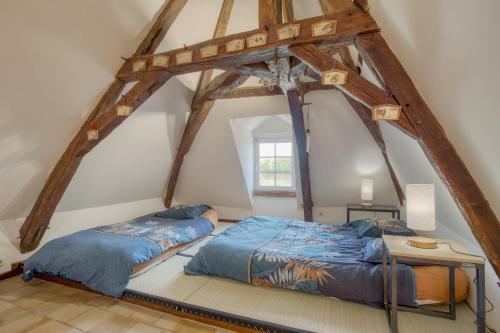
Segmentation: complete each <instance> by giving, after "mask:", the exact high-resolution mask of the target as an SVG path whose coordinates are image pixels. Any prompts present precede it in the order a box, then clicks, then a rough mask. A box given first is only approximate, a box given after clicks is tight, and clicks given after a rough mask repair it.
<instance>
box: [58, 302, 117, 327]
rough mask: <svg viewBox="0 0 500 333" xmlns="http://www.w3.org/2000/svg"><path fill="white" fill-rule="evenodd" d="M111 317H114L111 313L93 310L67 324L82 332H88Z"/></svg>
mask: <svg viewBox="0 0 500 333" xmlns="http://www.w3.org/2000/svg"><path fill="white" fill-rule="evenodd" d="M112 316H114V315H113V314H112V313H111V312H108V311H105V310H102V309H98V308H95V309H92V310H89V311H87V312H84V313H82V314H81V315H79V316H77V317H75V318H73V319H72V320H70V321H69V322H68V323H67V324H68V325H70V326H72V327H75V328H78V329H80V330H82V331H88V330H90V329H92V328H94V327H96V326H97V325H99V324H100V323H102V322H103V321H105V320H106V319H109V318H111V317H112Z"/></svg>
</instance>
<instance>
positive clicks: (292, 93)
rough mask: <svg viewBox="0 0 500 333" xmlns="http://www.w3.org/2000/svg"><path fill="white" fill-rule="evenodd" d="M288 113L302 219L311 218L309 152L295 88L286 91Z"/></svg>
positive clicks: (300, 106) (299, 101)
mask: <svg viewBox="0 0 500 333" xmlns="http://www.w3.org/2000/svg"><path fill="white" fill-rule="evenodd" d="M286 97H287V99H288V106H289V108H290V115H291V116H292V125H293V133H294V134H295V143H296V144H297V152H298V154H297V155H298V160H299V171H300V185H301V190H302V201H303V209H304V220H305V221H312V220H313V201H312V191H311V177H310V172H309V153H308V152H307V150H306V146H307V139H306V129H305V124H304V114H303V112H302V103H301V99H300V94H299V92H298V91H297V90H296V89H292V90H288V91H286Z"/></svg>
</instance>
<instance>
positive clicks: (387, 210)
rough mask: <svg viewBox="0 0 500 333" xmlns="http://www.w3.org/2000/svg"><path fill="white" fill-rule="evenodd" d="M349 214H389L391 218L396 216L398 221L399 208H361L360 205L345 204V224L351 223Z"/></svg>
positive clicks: (380, 206) (386, 206)
mask: <svg viewBox="0 0 500 333" xmlns="http://www.w3.org/2000/svg"><path fill="white" fill-rule="evenodd" d="M351 212H376V213H391V214H392V218H395V217H396V215H397V217H398V219H400V212H399V208H398V207H396V206H390V205H373V206H372V207H370V208H368V207H363V206H361V205H360V204H347V223H349V222H351Z"/></svg>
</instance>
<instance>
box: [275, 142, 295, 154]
mask: <svg viewBox="0 0 500 333" xmlns="http://www.w3.org/2000/svg"><path fill="white" fill-rule="evenodd" d="M276 156H292V143H291V142H279V143H277V144H276Z"/></svg>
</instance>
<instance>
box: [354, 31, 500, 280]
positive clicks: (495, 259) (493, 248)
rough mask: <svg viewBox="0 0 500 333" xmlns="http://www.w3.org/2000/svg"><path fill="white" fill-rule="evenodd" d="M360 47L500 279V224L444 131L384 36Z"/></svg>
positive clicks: (370, 37)
mask: <svg viewBox="0 0 500 333" xmlns="http://www.w3.org/2000/svg"><path fill="white" fill-rule="evenodd" d="M356 46H357V47H358V50H359V52H360V54H361V55H362V57H363V59H364V60H365V61H366V62H367V63H370V65H371V66H373V68H375V69H376V70H377V72H378V73H379V75H380V77H382V79H383V80H384V82H385V83H386V84H387V86H388V87H389V89H390V90H391V91H392V93H393V94H394V96H395V97H396V99H397V100H398V101H399V103H400V105H401V106H402V107H403V110H404V111H405V113H406V114H407V115H408V118H409V120H410V121H411V123H412V124H413V126H414V127H415V130H416V132H417V136H418V142H419V144H420V146H421V147H422V150H423V151H424V152H425V154H426V155H427V157H428V158H429V161H430V162H431V164H432V165H433V167H434V169H435V170H436V172H437V174H438V175H439V176H440V177H441V179H442V181H443V183H444V184H445V185H446V186H447V187H448V189H449V191H450V193H451V194H452V196H453V198H454V199H455V202H456V203H457V206H458V208H459V209H460V211H461V212H462V215H463V216H464V218H465V220H466V221H467V222H468V224H469V226H470V228H471V230H472V233H473V234H474V236H475V237H476V239H477V241H478V243H479V244H480V245H481V247H482V249H483V250H484V253H485V254H486V256H487V257H488V259H489V261H490V263H491V265H492V266H493V268H494V269H495V272H496V273H497V276H500V246H499V244H500V222H499V220H498V218H497V216H496V215H495V212H494V211H493V209H492V208H491V206H490V204H489V203H488V201H487V200H486V198H485V196H484V194H483V192H482V191H481V189H480V188H479V186H478V184H477V183H476V181H475V180H474V178H473V177H472V175H471V173H470V172H469V170H468V169H467V167H466V166H465V164H464V162H463V161H462V159H461V158H460V156H459V155H458V153H457V151H456V150H455V147H453V144H452V143H451V142H450V140H449V139H448V137H447V135H446V133H445V131H444V129H443V127H442V126H441V125H440V124H439V121H438V120H437V118H436V117H435V115H434V114H433V112H432V110H431V109H430V108H429V106H428V105H427V103H426V102H425V100H424V99H423V98H422V96H421V95H420V93H419V92H418V89H417V87H416V86H415V84H414V83H413V81H412V80H411V78H410V76H409V75H408V73H407V72H406V71H405V69H404V67H403V66H402V65H401V63H400V62H399V60H398V58H397V57H396V55H395V54H394V53H393V52H392V50H391V48H390V47H389V45H388V44H387V42H386V41H385V39H384V38H383V37H382V35H381V34H379V33H374V34H366V35H361V36H359V37H358V38H357V39H356Z"/></svg>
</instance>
